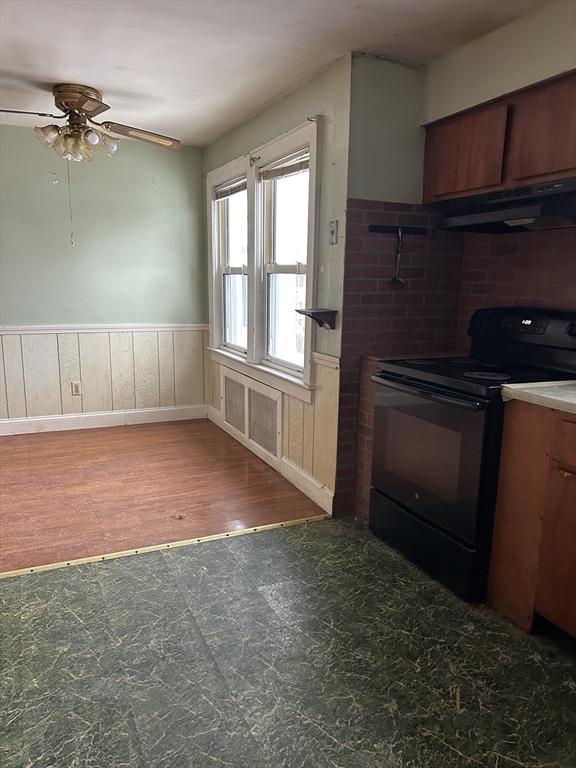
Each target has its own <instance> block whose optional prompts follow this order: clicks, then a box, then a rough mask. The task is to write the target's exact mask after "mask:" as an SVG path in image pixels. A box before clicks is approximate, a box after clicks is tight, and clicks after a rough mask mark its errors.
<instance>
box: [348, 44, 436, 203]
mask: <svg viewBox="0 0 576 768" xmlns="http://www.w3.org/2000/svg"><path fill="white" fill-rule="evenodd" d="M422 78H423V74H422V70H419V69H409V68H408V67H404V66H401V65H400V64H395V63H393V62H390V61H383V60H382V59H379V58H376V57H374V56H363V55H358V56H354V58H353V59H352V95H351V107H350V159H349V167H348V197H356V198H363V199H367V200H386V201H388V202H397V203H419V202H421V200H422V166H423V162H424V138H425V134H424V129H423V128H421V127H420V112H421V109H422Z"/></svg>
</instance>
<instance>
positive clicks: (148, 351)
mask: <svg viewBox="0 0 576 768" xmlns="http://www.w3.org/2000/svg"><path fill="white" fill-rule="evenodd" d="M133 337H134V381H135V391H136V408H157V407H158V406H159V405H160V374H159V371H158V333H157V332H156V331H143V332H138V333H134V334H133Z"/></svg>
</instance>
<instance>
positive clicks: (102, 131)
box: [0, 83, 181, 162]
mask: <svg viewBox="0 0 576 768" xmlns="http://www.w3.org/2000/svg"><path fill="white" fill-rule="evenodd" d="M52 93H53V94H54V102H55V104H56V108H57V109H59V110H60V111H61V112H62V114H61V115H53V114H50V113H47V112H27V111H25V110H21V109H0V112H10V113H12V114H17V115H38V117H52V118H55V119H57V120H66V124H65V125H63V126H60V125H54V124H51V125H45V126H38V127H36V128H35V129H34V130H35V132H36V135H37V136H38V138H39V139H40V141H42V143H44V144H45V145H46V146H48V147H51V148H52V149H54V151H55V152H57V153H58V154H59V155H60V156H61V157H63V158H65V159H66V160H74V161H76V162H81V161H83V160H92V157H93V154H92V153H93V151H94V149H95V148H96V147H98V146H100V147H101V148H102V149H103V150H104V152H105V153H106V154H107V155H108V156H109V157H111V156H112V155H113V154H114V153H115V152H116V150H117V149H118V140H117V139H116V138H115V137H114V136H110V133H112V134H118V135H120V136H128V137H130V138H132V139H138V140H139V141H147V142H150V143H151V144H156V145H157V146H159V147H164V148H165V149H179V148H180V147H181V142H180V141H178V139H171V138H170V137H169V136H163V135H162V134H160V133H152V131H145V130H143V129H142V128H133V127H132V126H130V125H122V123H114V122H111V121H109V120H107V121H105V122H103V123H98V122H96V120H94V118H95V117H97V116H98V115H100V114H102V112H106V111H107V110H109V109H110V107H109V106H108V104H105V103H104V102H103V101H102V94H101V93H100V91H98V90H96V88H92V87H90V86H88V85H74V84H70V83H62V84H60V85H55V86H54V87H53V88H52ZM88 123H90V125H88ZM91 126H97V127H96V128H92V127H91Z"/></svg>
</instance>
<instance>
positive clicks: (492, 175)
mask: <svg viewBox="0 0 576 768" xmlns="http://www.w3.org/2000/svg"><path fill="white" fill-rule="evenodd" d="M507 113H508V105H507V104H500V103H498V104H491V105H490V106H488V107H484V108H482V109H479V110H475V111H474V112H467V113H465V114H463V115H457V116H456V117H453V118H451V119H449V120H446V121H444V122H441V123H437V124H435V125H431V126H430V127H429V128H428V130H427V133H426V153H425V165H424V198H425V199H426V200H430V199H432V198H434V197H437V196H439V195H449V194H450V193H453V192H463V191H465V190H468V189H470V190H472V189H479V188H481V187H487V186H492V185H495V184H499V183H500V182H501V180H502V168H503V161H504V143H505V139H506V118H507Z"/></svg>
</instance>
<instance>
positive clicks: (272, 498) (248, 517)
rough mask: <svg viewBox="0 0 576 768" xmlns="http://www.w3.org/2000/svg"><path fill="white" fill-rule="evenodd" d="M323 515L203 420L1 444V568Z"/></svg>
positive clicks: (22, 438)
mask: <svg viewBox="0 0 576 768" xmlns="http://www.w3.org/2000/svg"><path fill="white" fill-rule="evenodd" d="M321 514H323V512H322V510H321V509H320V508H319V507H318V506H317V505H316V504H314V503H313V502H312V501H310V499H308V498H307V497H306V496H304V494H302V493H301V492H300V491H298V490H297V489H296V488H295V487H294V486H293V485H291V484H290V483H289V482H288V481H287V480H285V479H284V478H283V477H281V476H280V475H279V474H278V473H277V472H275V471H274V470H273V469H272V468H271V467H269V466H268V465H267V464H265V463H264V462H263V461H261V460H260V459H258V458H257V457H256V456H255V455H254V454H252V453H251V452H250V451H249V450H247V449H246V448H244V446H242V445H240V444H239V443H238V442H237V441H236V440H234V439H233V438H231V437H230V436H229V435H227V434H226V433H225V432H223V431H222V430H221V429H219V428H218V427H216V426H215V425H214V424H212V423H211V422H209V421H207V420H199V421H188V422H171V423H163V424H152V425H149V424H146V425H138V426H130V427H110V428H106V429H88V430H79V431H71V432H51V433H47V434H33V435H15V436H11V437H3V438H1V439H0V572H6V571H11V570H15V569H19V568H29V567H33V566H37V565H46V564H50V563H56V562H61V561H67V560H73V559H79V558H84V557H90V556H94V555H99V554H108V553H112V552H119V551H124V550H130V549H136V548H139V547H145V546H152V545H156V544H164V543H168V542H173V541H181V540H185V539H192V538H197V537H202V536H209V535H213V534H217V533H225V532H229V531H235V530H239V529H245V528H251V527H254V526H259V525H267V524H271V523H277V522H286V521H289V520H296V519H301V518H306V517H312V516H316V515H321Z"/></svg>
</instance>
